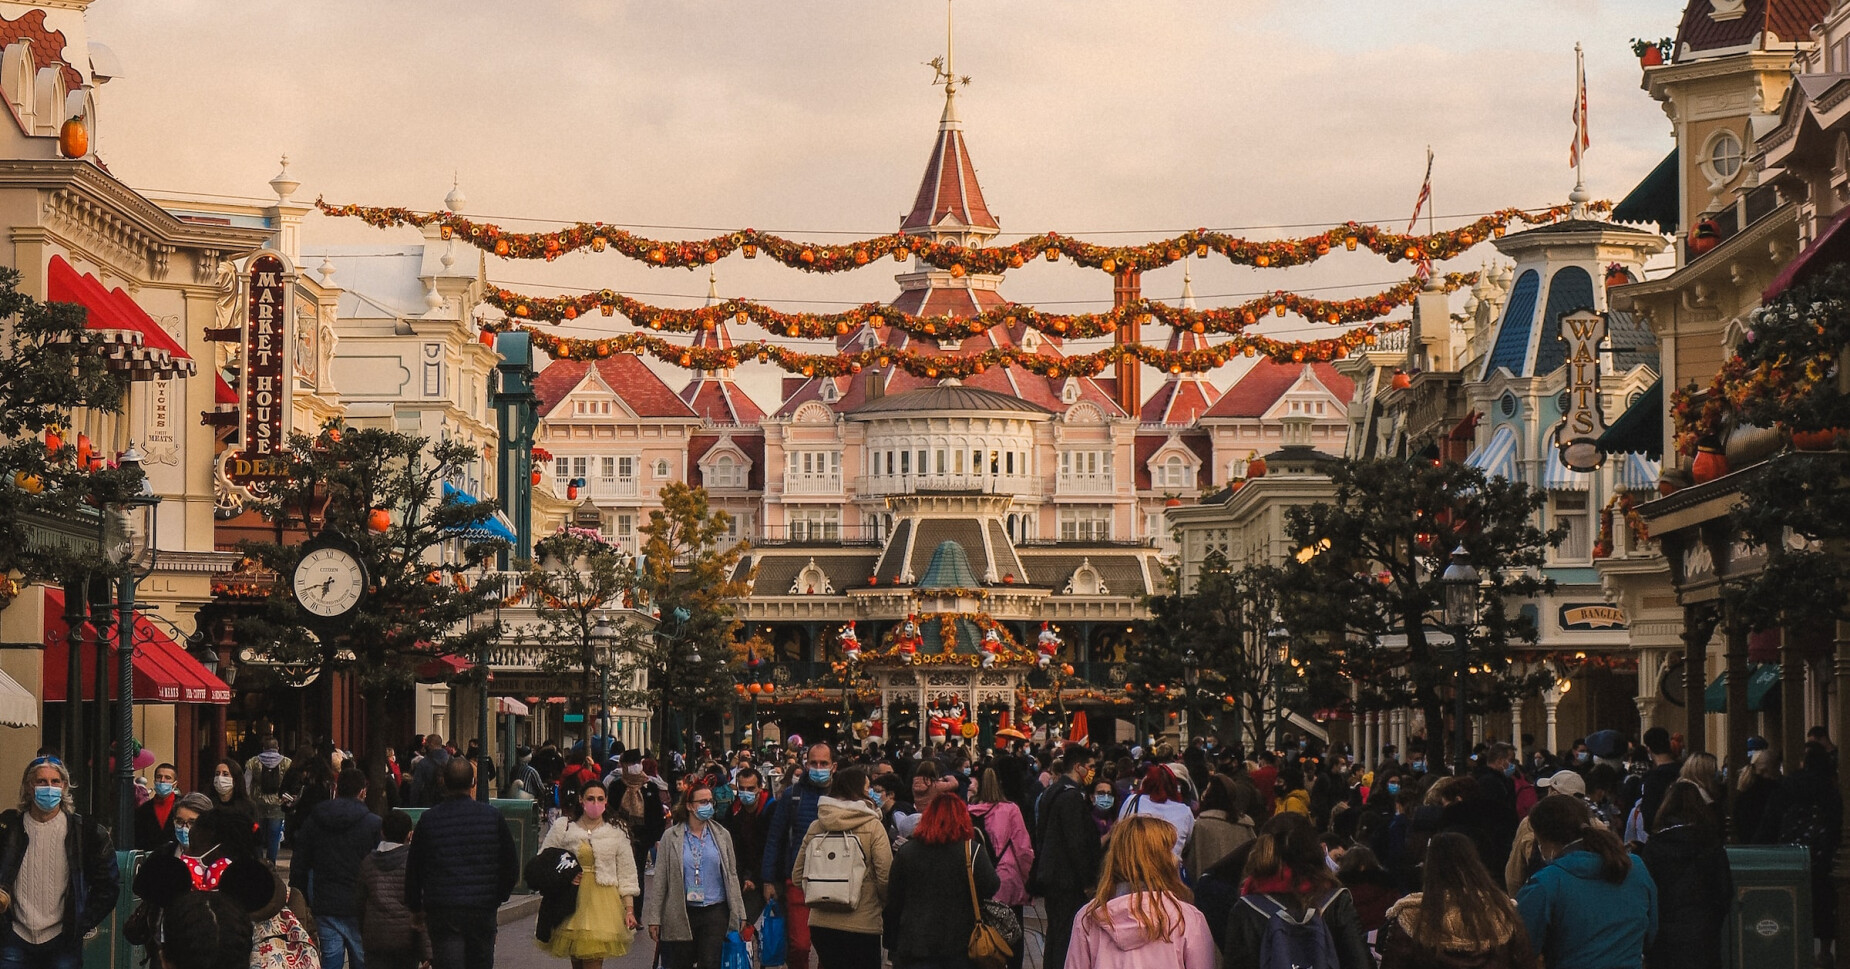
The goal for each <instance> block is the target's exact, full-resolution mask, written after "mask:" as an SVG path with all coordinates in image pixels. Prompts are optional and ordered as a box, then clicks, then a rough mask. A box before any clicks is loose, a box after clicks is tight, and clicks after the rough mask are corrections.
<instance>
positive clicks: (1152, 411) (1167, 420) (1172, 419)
mask: <svg viewBox="0 0 1850 969" xmlns="http://www.w3.org/2000/svg"><path fill="white" fill-rule="evenodd" d="M1217 400H1220V390H1219V388H1217V387H1215V386H1214V385H1213V384H1211V383H1208V382H1207V381H1206V380H1204V379H1202V378H1201V377H1200V376H1199V375H1198V374H1185V375H1182V376H1171V377H1170V378H1169V379H1168V380H1165V381H1163V385H1162V386H1161V387H1158V388H1156V393H1155V394H1153V395H1151V397H1150V399H1149V400H1146V401H1144V402H1143V409H1142V410H1141V411H1140V412H1139V413H1138V420H1140V421H1142V422H1143V423H1145V424H1192V423H1194V422H1195V418H1197V417H1200V416H1201V415H1202V414H1205V413H1207V410H1208V408H1210V407H1212V406H1214V402H1215V401H1217Z"/></svg>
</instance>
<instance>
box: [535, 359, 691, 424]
mask: <svg viewBox="0 0 1850 969" xmlns="http://www.w3.org/2000/svg"><path fill="white" fill-rule="evenodd" d="M594 367H595V371H596V372H595V374H593V373H591V371H592V370H593V368H594ZM587 378H589V379H587ZM600 384H601V389H604V390H608V391H609V392H610V393H611V394H613V395H614V396H615V397H616V399H617V400H618V401H619V402H620V403H621V404H622V405H623V406H624V407H626V408H627V409H628V410H629V412H630V415H631V416H634V417H636V418H640V419H647V418H657V419H661V418H668V419H673V418H684V419H687V420H694V419H697V418H698V417H699V415H698V414H696V413H694V410H693V408H691V407H689V406H687V404H685V403H683V402H682V400H681V398H680V397H678V396H676V395H675V392H674V391H673V390H672V389H670V388H669V386H668V385H667V384H666V383H663V382H662V378H660V377H658V376H656V374H655V371H653V370H650V369H649V368H648V366H647V365H645V364H644V363H643V362H642V360H641V359H639V358H638V357H637V356H636V355H635V354H633V353H617V354H612V355H610V356H608V357H602V358H599V359H598V360H597V361H596V362H595V364H593V363H592V362H590V361H585V360H555V361H553V362H552V363H551V364H549V365H547V367H546V369H544V370H542V371H540V375H539V377H537V378H535V380H534V381H533V391H534V393H535V394H537V395H538V396H539V398H540V409H539V413H540V416H541V417H547V416H550V415H551V414H553V413H554V412H555V411H556V410H557V408H558V406H559V405H560V404H561V403H563V402H564V401H565V400H566V399H567V398H569V397H571V396H572V394H573V393H574V392H576V391H577V390H578V389H579V388H580V386H581V385H583V386H586V387H592V388H598V385H600ZM571 416H573V415H569V414H564V413H561V414H560V419H561V420H563V419H566V418H568V417H571ZM598 416H599V417H602V416H603V415H602V414H600V415H598ZM612 416H615V415H612Z"/></svg>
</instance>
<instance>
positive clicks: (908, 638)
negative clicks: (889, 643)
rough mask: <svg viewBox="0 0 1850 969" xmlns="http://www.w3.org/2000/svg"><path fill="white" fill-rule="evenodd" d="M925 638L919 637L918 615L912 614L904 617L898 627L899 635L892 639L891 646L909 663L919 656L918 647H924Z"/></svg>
mask: <svg viewBox="0 0 1850 969" xmlns="http://www.w3.org/2000/svg"><path fill="white" fill-rule="evenodd" d="M924 643H925V637H924V636H921V635H919V614H918V613H916V612H915V613H912V614H911V615H909V616H907V617H906V622H905V624H904V625H902V626H900V627H899V635H897V636H894V637H893V645H894V646H896V647H898V649H899V654H900V655H901V656H904V657H905V658H906V662H908V663H910V662H912V661H913V659H914V658H915V657H917V656H918V654H919V647H920V646H922V645H924Z"/></svg>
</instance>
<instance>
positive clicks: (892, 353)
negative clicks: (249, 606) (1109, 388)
mask: <svg viewBox="0 0 1850 969" xmlns="http://www.w3.org/2000/svg"><path fill="white" fill-rule="evenodd" d="M1406 325H1407V323H1406V321H1405V320H1393V321H1381V322H1378V323H1373V324H1370V325H1368V326H1361V327H1356V328H1355V329H1352V330H1347V331H1344V332H1343V333H1341V334H1339V335H1337V336H1334V337H1330V338H1327V339H1322V340H1309V341H1286V340H1275V339H1273V338H1271V337H1267V336H1260V335H1256V334H1245V333H1242V334H1238V335H1236V336H1234V337H1233V338H1232V339H1230V340H1227V341H1225V342H1222V343H1216V344H1214V345H1213V346H1211V347H1206V348H1203V349H1198V350H1169V349H1166V348H1162V347H1154V346H1149V345H1147V344H1142V343H1132V344H1114V345H1112V346H1109V347H1105V348H1104V349H1101V350H1098V351H1096V352H1093V353H1086V354H1076V355H1074V356H1070V357H1053V356H1047V355H1044V354H1042V353H1040V352H1039V351H1035V350H1024V349H1022V348H1020V347H1014V346H1007V347H999V348H992V349H989V350H984V351H982V352H981V353H973V354H966V355H957V354H946V353H922V352H919V351H915V350H909V349H907V350H896V349H893V348H891V347H874V348H872V349H866V350H861V351H859V352H855V353H806V352H804V351H800V350H792V349H790V348H788V347H782V346H776V345H774V344H772V343H769V342H767V341H765V340H753V341H751V342H748V343H740V344H737V345H736V346H732V347H690V346H685V345H682V344H678V343H670V342H668V341H667V340H665V339H663V338H661V337H658V336H654V335H651V334H648V333H619V334H617V335H615V336H608V337H597V338H595V339H579V338H576V337H562V336H555V335H553V334H551V333H547V332H544V331H542V330H540V329H538V328H536V327H532V326H528V325H525V324H522V323H519V322H516V321H513V320H501V321H497V322H493V323H489V324H487V325H485V326H484V327H483V331H484V332H487V333H504V332H508V331H510V330H512V331H519V332H523V333H526V334H528V335H529V336H531V337H532V338H533V345H534V347H535V348H537V349H539V350H541V351H542V352H544V353H546V354H547V355H548V356H551V357H552V358H553V359H555V360H596V359H600V358H604V357H609V356H611V355H613V354H620V353H636V354H643V355H647V356H651V357H654V358H655V359H657V360H661V361H663V362H665V363H672V364H674V365H676V366H678V367H681V368H682V369H684V370H705V371H715V370H731V369H733V368H734V367H737V366H738V365H739V364H740V363H741V362H742V361H744V360H747V359H750V358H753V357H756V358H757V360H758V362H759V363H772V364H776V365H777V366H778V367H779V368H781V369H783V370H785V371H786V372H789V373H800V374H802V375H803V376H805V377H816V376H821V377H834V376H841V375H843V374H852V373H860V372H861V370H862V369H863V368H866V367H870V366H872V367H882V368H885V367H888V366H896V367H899V368H900V369H902V370H905V371H906V372H907V373H910V374H913V375H914V376H918V377H927V378H941V377H959V378H962V377H969V376H973V375H975V374H980V373H982V372H984V371H985V370H987V369H988V368H990V367H1020V368H1022V369H1023V370H1027V371H1028V372H1030V373H1034V374H1038V375H1040V376H1043V377H1091V376H1096V375H1097V374H1099V373H1102V372H1104V370H1105V368H1107V367H1109V366H1111V365H1112V364H1115V363H1117V362H1118V361H1119V360H1120V359H1123V358H1126V357H1130V358H1135V359H1137V360H1139V361H1141V362H1143V363H1145V364H1148V365H1150V366H1152V367H1156V368H1157V369H1159V370H1166V371H1168V372H1170V373H1184V372H1188V373H1199V372H1201V371H1204V370H1213V369H1214V368H1216V367H1221V366H1225V365H1226V364H1227V363H1228V362H1229V361H1231V360H1232V359H1233V358H1234V357H1239V356H1245V357H1255V356H1263V357H1268V358H1270V359H1272V360H1276V361H1278V362H1280V363H1305V362H1313V363H1327V362H1329V361H1331V360H1336V359H1340V358H1342V357H1346V356H1348V355H1349V354H1350V353H1351V352H1353V351H1354V350H1356V349H1358V348H1360V347H1363V346H1369V345H1372V344H1373V343H1374V342H1375V339H1376V337H1377V336H1379V335H1380V334H1382V333H1391V332H1393V331H1395V330H1399V329H1401V328H1403V327H1405V326H1406Z"/></svg>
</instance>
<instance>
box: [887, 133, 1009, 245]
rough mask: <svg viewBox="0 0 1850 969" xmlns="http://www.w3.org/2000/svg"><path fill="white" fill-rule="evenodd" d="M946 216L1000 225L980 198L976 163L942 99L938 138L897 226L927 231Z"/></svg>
mask: <svg viewBox="0 0 1850 969" xmlns="http://www.w3.org/2000/svg"><path fill="white" fill-rule="evenodd" d="M946 216H954V217H956V219H957V221H959V222H961V223H963V224H964V225H970V226H979V227H982V228H987V229H996V228H1000V226H998V225H997V224H996V218H995V216H993V215H990V214H989V206H988V205H987V204H985V203H984V202H983V188H982V186H980V185H978V184H977V183H976V166H975V165H973V164H971V163H970V150H969V149H968V148H965V147H964V134H963V131H962V126H961V125H960V124H959V123H958V121H957V114H956V111H955V110H954V108H953V106H952V103H951V102H946V103H945V106H944V119H943V120H942V121H940V122H939V123H938V141H937V143H936V144H934V145H932V149H931V159H930V160H929V161H927V162H926V163H925V177H924V178H923V179H921V180H920V181H919V194H918V198H917V199H915V200H914V201H913V203H912V211H911V213H909V214H908V215H907V216H906V218H905V221H903V222H901V223H900V225H899V230H900V231H901V232H922V231H927V230H929V229H931V228H932V227H933V226H936V225H937V224H938V223H939V221H941V220H942V219H944V218H945V217H946Z"/></svg>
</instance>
